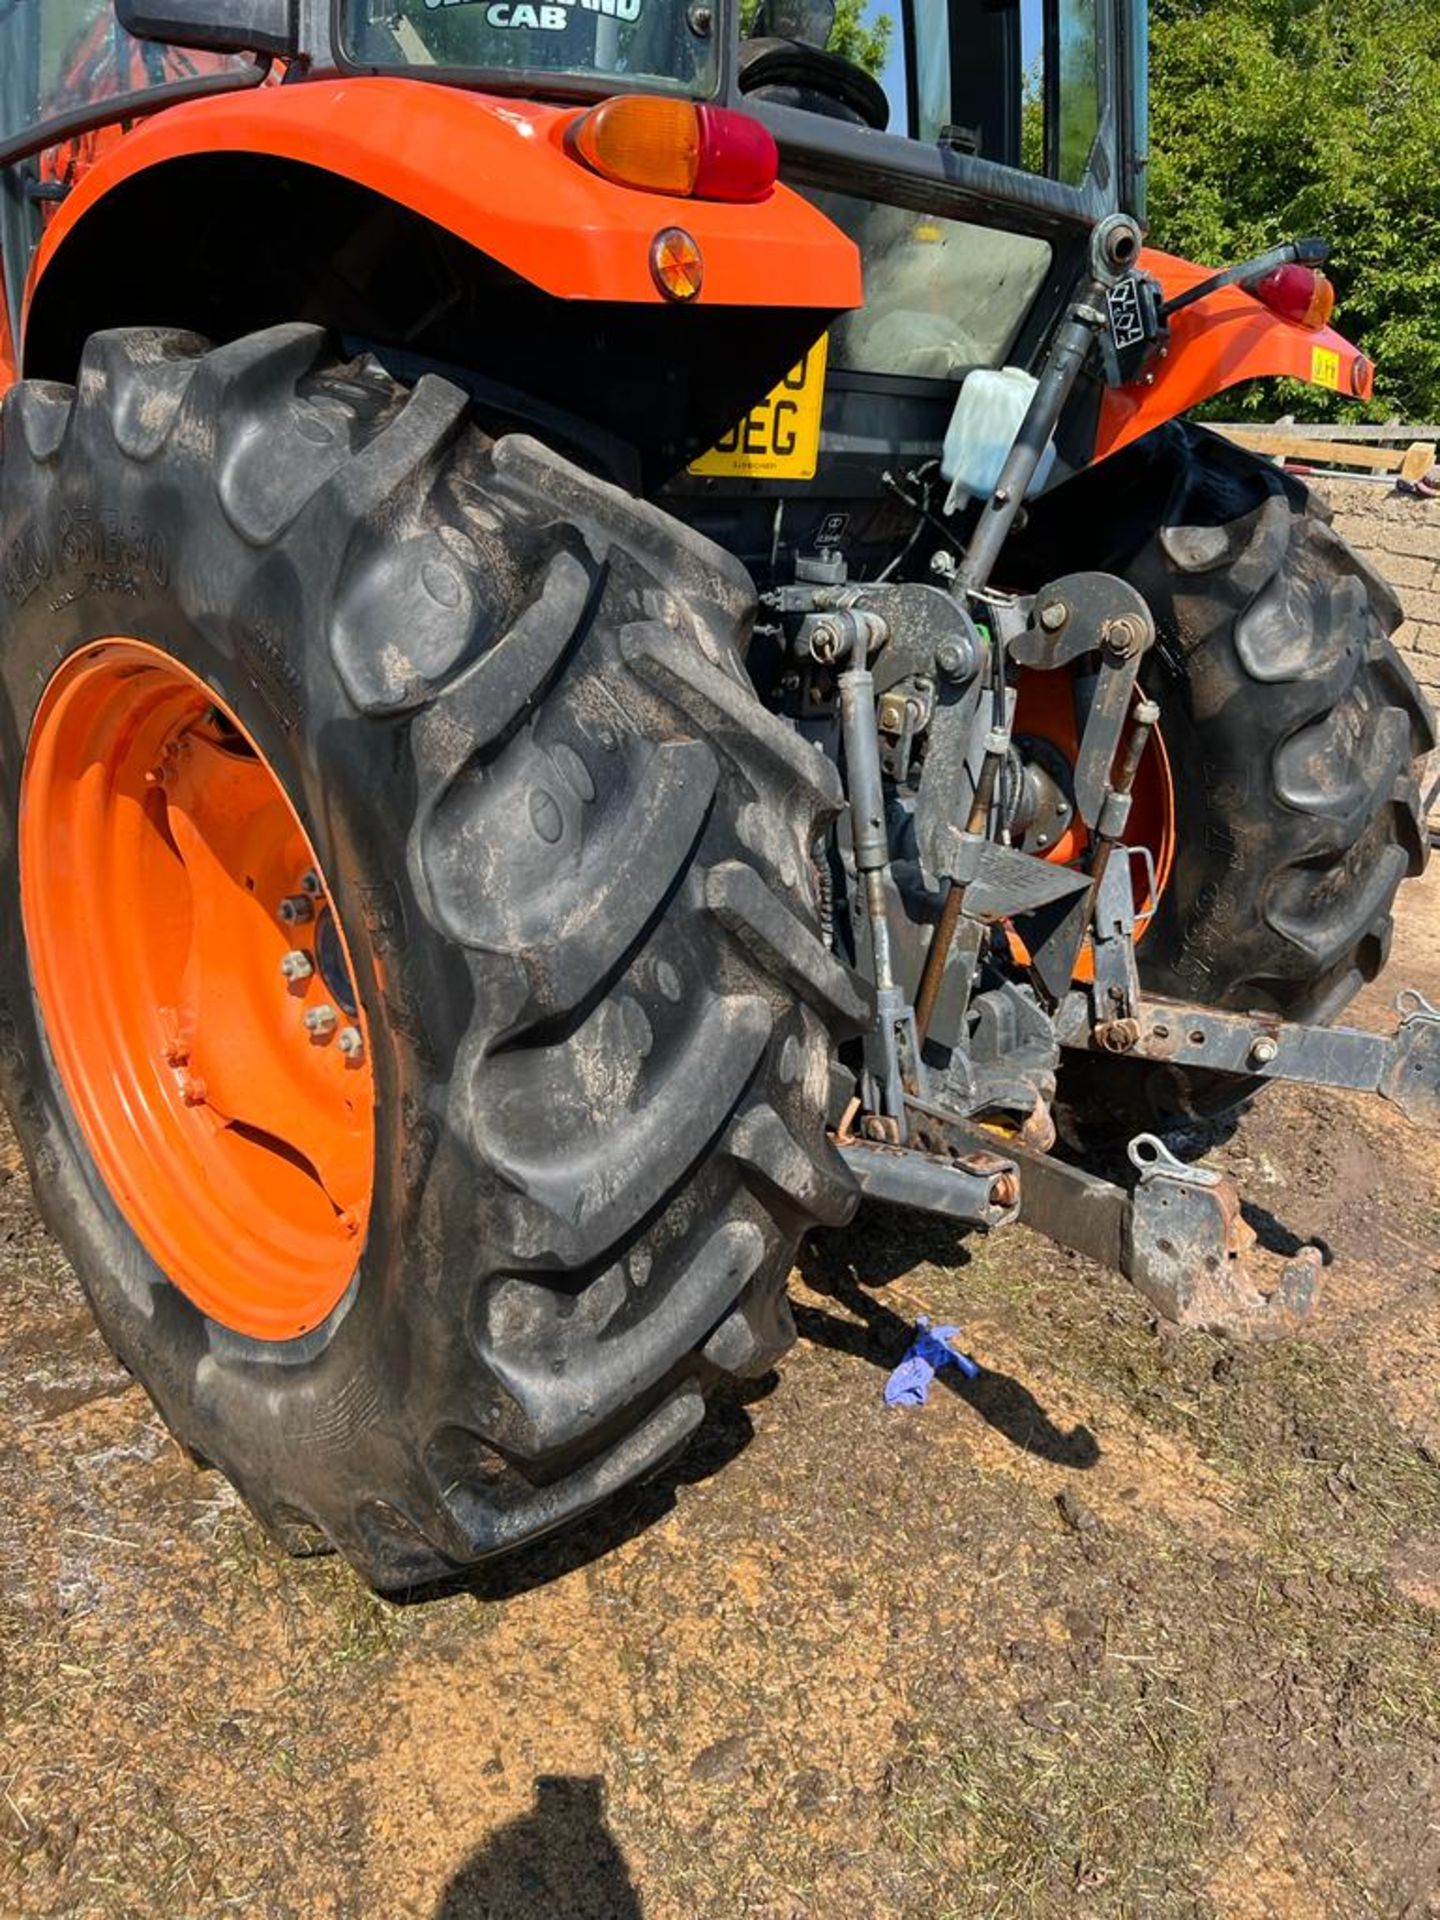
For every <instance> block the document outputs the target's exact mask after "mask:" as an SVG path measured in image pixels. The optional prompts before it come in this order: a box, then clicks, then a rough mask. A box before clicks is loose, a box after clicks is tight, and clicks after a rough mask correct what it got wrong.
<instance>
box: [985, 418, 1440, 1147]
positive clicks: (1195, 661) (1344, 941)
mask: <svg viewBox="0 0 1440 1920" xmlns="http://www.w3.org/2000/svg"><path fill="white" fill-rule="evenodd" d="M1328 521H1329V516H1328V514H1327V512H1326V510H1325V508H1324V507H1323V506H1322V505H1321V503H1320V502H1319V501H1317V500H1316V499H1315V498H1314V496H1313V495H1311V494H1310V493H1309V491H1308V490H1307V489H1306V488H1305V487H1304V486H1303V485H1302V484H1301V483H1300V482H1299V481H1298V480H1295V479H1294V478H1292V477H1291V476H1289V475H1287V474H1284V473H1282V472H1280V471H1279V470H1278V469H1277V468H1275V467H1274V466H1272V465H1271V464H1269V463H1268V462H1267V461H1265V460H1262V459H1261V458H1259V457H1258V456H1257V455H1255V454H1253V453H1248V452H1246V451H1244V450H1243V449H1241V448H1239V447H1236V446H1234V445H1233V444H1232V443H1231V442H1229V441H1227V440H1224V439H1222V438H1220V436H1218V435H1216V434H1213V433H1209V432H1206V431H1205V430H1204V429H1203V428H1200V427H1195V426H1192V425H1190V424H1188V423H1183V422H1177V423H1175V424H1173V425H1170V426H1167V427H1163V428H1161V429H1160V430H1159V431H1158V432H1156V433H1153V434H1150V435H1148V436H1147V437H1146V438H1145V439H1144V440H1142V441H1140V442H1139V443H1138V444H1137V445H1136V446H1134V447H1132V448H1129V449H1127V450H1126V451H1125V452H1123V453H1120V454H1118V455H1116V456H1115V457H1114V458H1113V459H1110V460H1107V461H1104V462H1103V463H1102V464H1101V465H1100V466H1098V467H1095V468H1092V469H1090V470H1088V471H1087V472H1086V473H1084V474H1082V475H1080V476H1079V477H1078V478H1077V479H1075V480H1073V481H1071V482H1069V483H1068V484H1067V485H1066V486H1065V487H1063V488H1061V489H1059V490H1057V491H1056V493H1055V494H1054V495H1053V496H1050V497H1049V498H1047V499H1045V500H1042V501H1041V502H1039V503H1037V506H1036V509H1035V511H1034V513H1033V515H1032V518H1031V522H1030V525H1029V527H1028V528H1027V530H1026V535H1025V542H1024V548H1023V551H1022V556H1021V564H1022V567H1023V568H1024V570H1025V572H1026V574H1027V576H1029V577H1030V578H1031V579H1032V580H1033V583H1034V584H1036V585H1038V584H1039V583H1040V581H1041V579H1042V578H1054V577H1055V576H1056V575H1057V574H1060V573H1064V572H1066V571H1069V570H1071V569H1072V568H1078V567H1087V566H1088V567H1103V568H1106V569H1107V570H1109V571H1112V572H1115V573H1118V574H1121V575H1123V576H1124V577H1125V578H1126V579H1128V580H1129V581H1130V582H1131V583H1132V584H1133V585H1134V586H1136V587H1138V588H1139V590H1140V591H1141V592H1142V593H1143V594H1144V595H1145V597H1146V599H1147V601H1148V602H1149V605H1150V607H1151V610H1152V612H1153V613H1154V615H1155V620H1156V625H1157V629H1158V637H1157V644H1156V646H1155V647H1154V649H1153V651H1152V653H1151V656H1150V658H1149V660H1148V661H1147V664H1146V667H1145V670H1144V675H1143V679H1144V684H1145V686H1146V688H1147V690H1148V691H1149V693H1150V694H1151V696H1152V698H1154V699H1155V700H1156V701H1157V702H1158V703H1159V706H1160V731H1161V734H1162V737H1163V739H1164V744H1165V749H1166V753H1167V755H1168V758H1169V763H1170V770H1171V776H1172V779H1173V781H1174V789H1175V796H1174V817H1175V820H1176V826H1177V839H1176V846H1175V852H1174V863H1173V866H1172V869H1171V872H1170V875H1169V880H1168V883H1167V885H1166V887H1165V891H1164V893H1163V895H1162V897H1161V899H1160V902H1159V906H1158V909H1157V911H1156V913H1155V915H1154V918H1153V919H1152V921H1151V923H1150V925H1149V927H1148V929H1147V930H1146V932H1145V935H1144V938H1143V940H1142V942H1141V945H1140V949H1139V962H1140V976H1141V980H1142V982H1143V983H1144V984H1145V986H1146V987H1148V988H1149V989H1151V990H1152V991H1153V992H1155V993H1159V994H1164V995H1166V996H1169V997H1171V998H1175V999H1181V1000H1188V1001H1192V1002H1194V1003H1197V1004H1199V1005H1202V1006H1210V1007H1216V1008H1229V1009H1234V1010H1240V1011H1247V1012H1248V1011H1269V1012H1276V1013H1280V1014H1282V1015H1283V1016H1285V1017H1286V1018H1287V1019H1292V1020H1307V1021H1315V1022H1319V1023H1326V1022H1329V1021H1332V1020H1334V1019H1336V1018H1337V1017H1338V1016H1339V1014H1340V1013H1341V1012H1342V1010H1343V1009H1344V1008H1345V1007H1346V1006H1347V1005H1348V1003H1349V1002H1350V1000H1351V999H1352V998H1353V997H1354V995H1355V994H1356V993H1357V992H1358V991H1359V989H1360V988H1361V986H1363V985H1364V984H1365V982H1366V981H1368V980H1373V979H1374V978H1375V976H1376V975H1377V974H1378V973H1379V971H1380V969H1381V967H1382V966H1383V965H1384V964H1385V958H1386V954H1387V953H1388V951H1389V944H1390V927H1391V918H1390V916H1391V908H1392V905H1393V902H1394V898H1395V893H1396V890H1397V888H1398V887H1399V885H1400V882H1401V880H1403V879H1404V878H1405V877H1406V876H1407V875H1413V874H1418V873H1419V872H1421V870H1422V869H1423V867H1424V865H1425V861H1426V857H1427V839H1426V834H1425V830H1424V822H1423V819H1422V817H1421V803H1420V786H1419V781H1420V777H1421V774H1422V772H1423V766H1424V756H1425V755H1426V754H1427V753H1428V752H1429V751H1430V750H1431V748H1432V747H1433V746H1434V744H1435V732H1434V723H1433V718H1432V716H1431V713H1430V710H1429V708H1428V707H1427V705H1426V703H1425V700H1424V698H1423V696H1422V695H1421V693H1420V691H1419V689H1418V687H1417V686H1416V684H1415V681H1414V679H1413V677H1412V676H1411V674H1410V672H1409V670H1408V668H1407V667H1406V666H1405V664H1404V662H1403V661H1402V660H1401V659H1400V656H1399V655H1398V654H1397V652H1396V651H1395V647H1394V645H1393V643H1392V641H1391V639H1390V635H1391V633H1392V632H1393V631H1394V629H1395V628H1396V627H1397V626H1398V625H1399V622H1400V617H1401V614H1400V607H1399V603H1398V602H1397V600H1396V598H1395V595H1394V593H1393V592H1392V591H1391V589H1390V588H1389V587H1388V586H1387V585H1386V583H1385V582H1384V581H1383V580H1382V579H1381V578H1380V577H1379V575H1378V574H1376V573H1375V572H1374V571H1373V569H1372V568H1371V567H1369V566H1368V565H1367V564H1366V562H1365V561H1364V560H1362V559H1361V558H1360V556H1359V555H1358V554H1356V553H1355V552H1354V551H1353V549H1352V548H1350V547H1349V546H1348V545H1347V544H1346V542H1345V541H1343V540H1342V539H1341V538H1340V537H1339V536H1338V535H1337V534H1336V533H1334V532H1333V531H1332V529H1331V527H1330V525H1329V524H1328ZM1261 1084H1263V1083H1262V1082H1258V1081H1255V1080H1254V1079H1251V1078H1249V1077H1244V1076H1238V1075H1234V1074H1223V1073H1212V1072H1206V1071H1203V1070H1196V1069H1190V1068H1179V1067H1174V1066H1158V1065H1154V1066H1147V1065H1143V1064H1141V1063H1140V1062H1127V1061H1123V1060H1116V1059H1111V1058H1106V1057H1102V1056H1099V1055H1067V1056H1066V1060H1065V1062H1064V1065H1063V1068H1062V1072H1061V1077H1060V1092H1059V1099H1058V1102H1057V1117H1058V1118H1059V1120H1060V1124H1061V1128H1062V1131H1063V1132H1064V1133H1065V1134H1066V1136H1067V1137H1068V1138H1069V1139H1070V1140H1071V1141H1072V1142H1074V1143H1076V1144H1083V1143H1085V1142H1086V1141H1099V1140H1104V1139H1113V1138H1115V1137H1117V1136H1119V1135H1125V1134H1133V1133H1135V1132H1137V1131H1139V1130H1141V1129H1144V1128H1147V1127H1154V1126H1157V1125H1159V1126H1165V1125H1173V1124H1176V1123H1179V1122H1183V1121H1184V1120H1186V1119H1196V1118H1208V1117H1212V1116H1214V1115H1217V1114H1219V1113H1222V1112H1224V1111H1226V1110H1227V1109H1229V1108H1232V1107H1234V1106H1235V1105H1237V1104H1238V1103H1239V1102H1240V1101H1242V1100H1243V1099H1244V1098H1245V1097H1246V1096H1247V1095H1248V1094H1249V1093H1250V1092H1252V1091H1253V1090H1254V1088H1255V1087H1256V1086H1258V1085H1261Z"/></svg>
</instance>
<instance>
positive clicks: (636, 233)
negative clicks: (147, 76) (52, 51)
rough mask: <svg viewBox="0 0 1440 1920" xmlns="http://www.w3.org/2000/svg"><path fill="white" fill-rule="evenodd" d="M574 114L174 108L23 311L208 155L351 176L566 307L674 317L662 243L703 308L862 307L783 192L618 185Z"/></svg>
mask: <svg viewBox="0 0 1440 1920" xmlns="http://www.w3.org/2000/svg"><path fill="white" fill-rule="evenodd" d="M578 111H579V110H578V109H577V108H574V107H556V106H542V105H538V104H536V103H534V102H532V101H522V100H498V99H493V98H490V97H488V96H486V95H482V94H478V93H471V92H468V91H466V90H464V89H461V88H458V87H443V86H432V85H428V84H426V83H424V82H422V81H417V80H398V79H380V78H373V79H358V80H344V81H314V82H307V83H305V84H303V85H300V86H289V87H262V88H258V89H253V90H249V91H245V92H240V93H232V94H224V95H221V96H219V97H217V98H214V99H209V100H197V101H192V102H190V103H188V104H186V105H183V106H177V107H173V108H170V109H169V110H167V111H166V112H164V113H162V114H159V115H157V116H156V117H155V119H153V120H150V121H148V122H146V123H145V124H144V125H143V126H140V127H137V128H136V129H135V131H134V132H132V133H130V134H128V135H127V136H126V137H125V138H124V139H122V140H120V141H119V142H118V143H117V144H116V145H115V146H113V147H111V148H110V149H109V150H108V151H107V152H106V153H105V154H104V155H103V157H102V158H101V159H100V160H99V162H98V163H97V164H96V165H95V166H94V167H93V168H91V170H90V171H89V172H88V173H86V175H85V176H84V178H83V179H82V180H81V181H80V183H79V185H78V186H77V187H76V189H75V191H74V192H73V193H72V194H71V195H70V197H69V198H68V199H67V200H66V201H65V203H64V204H63V206H62V207H61V209H60V211H59V213H58V214H57V215H56V216H55V218H54V219H53V220H52V222H51V223H50V225H49V227H48V228H47V230H46V233H45V237H44V239H43V241H42V243H41V245H40V248H39V250H38V252H37V254H36V258H35V264H34V268H33V270H32V272H31V275H30V284H29V286H28V288H27V300H26V304H27V309H28V307H29V306H30V305H31V304H32V303H33V301H34V297H35V294H36V291H37V289H38V287H39V286H40V284H41V282H42V281H43V279H44V277H45V275H46V274H47V273H48V272H49V271H50V270H51V268H52V266H53V264H54V262H55V260H56V259H57V257H58V256H60V255H61V254H62V253H63V252H64V250H65V248H66V247H67V246H69V245H72V244H74V241H75V238H76V236H77V235H78V233H79V232H81V231H82V230H83V228H84V225H85V221H86V217H87V215H88V214H90V213H91V211H92V210H93V209H94V208H95V207H96V206H97V205H98V204H99V203H100V202H102V201H103V200H104V199H105V198H106V196H107V195H109V194H111V193H113V192H114V191H116V189H117V188H119V187H121V186H123V185H124V184H125V183H126V182H128V181H131V180H134V179H135V178H136V177H137V176H138V175H140V174H142V173H145V172H147V171H148V170H149V169H151V168H154V167H157V166H162V165H165V164H167V163H169V162H173V161H177V160H183V159H186V158H193V157H196V156H200V155H214V154H222V153H231V154H247V155H248V154H256V155H259V154H263V155H268V156H271V157H273V158H276V159H283V160H292V161H295V162H299V163H301V164H304V165H308V166H312V167H318V168H322V169H324V170H325V171H327V172H330V173H335V174H339V175H342V176H343V177H345V178H346V179H349V180H351V181H354V182H355V183H356V184H357V185H360V186H363V187H367V188H369V189H370V190H372V191H373V192H375V193H378V194H381V195H383V196H385V197H386V198H387V199H389V200H392V201H395V202H396V203H398V204H399V205H401V206H404V207H406V208H409V209H410V210H412V211H413V212H415V213H418V214H420V215H422V216H424V217H425V218H426V219H428V220H431V221H433V222H434V223H435V224H436V225H437V226H440V227H444V228H447V229H448V230H449V231H450V232H452V233H454V234H456V235H457V236H458V237H459V238H460V239H462V240H464V241H467V242H468V243H469V244H470V245H472V246H474V247H475V248H477V249H478V250H479V251H480V252H482V253H485V254H488V255H489V256H490V258H491V259H493V260H496V261H498V262H499V263H500V265H501V266H503V267H505V268H507V269H509V270H510V271H511V272H513V273H514V274H516V275H518V276H519V277H520V278H522V279H524V280H527V281H529V282H530V283H531V284H532V285H533V286H536V287H538V288H540V289H541V290H543V291H544V292H546V293H549V294H553V295H556V296H558V297H559V298H560V299H562V300H596V301H607V302H620V303H624V304H635V305H641V306H661V305H665V304H666V302H665V299H664V296H663V295H662V294H661V292H660V290H659V288H658V286H657V285H656V282H655V279H654V277H653V275H652V272H651V267H650V250H651V246H652V243H653V241H654V239H655V236H656V235H657V233H659V232H661V231H663V230H664V229H665V228H667V227H683V228H684V229H685V231H686V232H687V233H689V234H691V235H692V236H693V237H694V239H695V240H696V241H697V242H698V244H699V247H700V251H701V255H702V258H703V261H704V281H703V285H702V287H701V290H700V293H699V296H698V298H697V300H696V302H695V304H696V305H697V306H706V307H712V306H732V307H770V308H775V307H805V308H812V309H818V310H828V311H829V312H832V313H833V312H838V311H841V310H842V309H845V308H849V307H855V306H858V305H859V304H860V300H861V287H860V261H859V255H858V253H857V251H856V249H855V247H854V245H853V243H852V242H851V241H849V240H848V239H847V238H846V237H845V236H844V235H843V234H842V233H841V232H840V231H839V229H838V228H836V227H835V226H833V225H832V224H831V222H830V221H829V220H827V219H826V218H825V216H824V215H823V214H821V213H819V212H818V211H817V210H816V209H815V208H814V207H812V206H810V205H808V203H807V202H805V201H804V200H802V199H801V198H800V196H799V195H798V194H796V193H792V192H791V191H790V190H789V189H788V188H786V187H783V186H778V185H777V186H776V187H775V188H774V190H773V192H772V193H771V194H770V195H769V197H768V198H767V199H766V200H764V201H763V202H760V203H758V204H757V203H752V204H747V205H727V204H723V203H720V202H716V201H702V200H688V199H678V198H675V197H674V196H671V195H668V194H660V193H644V192H640V191H638V190H636V189H634V188H629V187H622V186H617V185H615V184H614V183H613V182H611V181H609V180H605V179H602V178H601V177H600V176H599V175H598V174H595V173H592V172H590V171H589V170H588V169H587V168H585V167H584V166H582V165H580V164H579V163H578V162H577V161H575V160H574V159H572V158H571V157H570V155H569V154H568V153H567V151H566V149H565V144H564V137H565V131H566V129H567V127H568V126H569V125H570V123H571V122H572V121H573V120H574V119H575V118H576V117H577V114H578Z"/></svg>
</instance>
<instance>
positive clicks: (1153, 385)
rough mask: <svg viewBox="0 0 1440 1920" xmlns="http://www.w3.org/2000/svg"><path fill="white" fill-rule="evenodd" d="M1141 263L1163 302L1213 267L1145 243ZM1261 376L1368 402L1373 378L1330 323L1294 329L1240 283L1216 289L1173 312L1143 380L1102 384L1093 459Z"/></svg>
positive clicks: (1362, 358) (1357, 352) (1361, 357)
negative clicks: (1164, 345)
mask: <svg viewBox="0 0 1440 1920" xmlns="http://www.w3.org/2000/svg"><path fill="white" fill-rule="evenodd" d="M1140 268H1141V271H1142V272H1144V273H1149V274H1152V275H1153V276H1154V278H1155V279H1157V280H1158V281H1159V282H1160V284H1161V286H1162V287H1163V288H1164V289H1165V297H1166V299H1167V300H1168V299H1172V298H1173V297H1174V296H1175V295H1176V294H1177V293H1184V292H1185V291H1186V290H1187V289H1188V288H1190V287H1193V286H1196V285H1198V283H1199V282H1200V281H1201V280H1204V279H1207V278H1208V277H1209V275H1210V274H1212V273H1213V272H1214V271H1215V269H1214V268H1213V267H1200V266H1196V264H1195V262H1194V261H1193V260H1181V259H1178V258H1177V257H1176V256H1175V255H1174V254H1171V253H1159V252H1156V251H1155V250H1154V249H1153V248H1150V247H1147V248H1146V249H1145V251H1144V252H1143V253H1142V254H1141V256H1140ZM1267 374H1268V375H1274V374H1288V375H1289V377H1290V378H1291V379H1292V380H1308V381H1309V382H1310V384H1311V385H1312V386H1317V387H1325V388H1328V389H1329V391H1330V392H1331V393H1340V394H1344V395H1345V396H1346V398H1347V399H1355V400H1368V399H1369V398H1370V394H1371V391H1372V389H1373V386H1374V382H1375V369H1374V368H1373V367H1372V366H1371V364H1370V362H1369V361H1368V360H1367V359H1366V358H1365V356H1364V354H1363V353H1361V352H1360V350H1359V348H1358V347H1354V346H1352V345H1351V344H1350V342H1349V341H1348V340H1346V339H1345V338H1344V337H1343V336H1342V335H1341V334H1338V333H1336V332H1335V330H1334V328H1333V327H1314V328H1312V327H1297V326H1296V325H1294V323H1293V322H1291V321H1289V320H1281V319H1279V318H1278V317H1277V316H1276V315H1275V314H1273V313H1271V311H1270V309H1269V308H1268V307H1265V306H1262V305H1261V303H1260V302H1259V301H1258V300H1257V299H1256V298H1255V297H1254V295H1253V294H1249V293H1246V291H1245V289H1244V288H1243V287H1239V286H1233V287H1222V288H1221V289H1220V290H1219V291H1218V292H1217V293H1212V294H1210V295H1208V296H1207V297H1206V298H1205V299H1204V300H1197V301H1196V303H1195V305H1194V306H1193V307H1184V308H1182V309H1181V311H1180V312H1179V313H1177V314H1176V315H1175V317H1174V318H1173V320H1172V321H1171V322H1170V344H1169V348H1168V350H1167V352H1166V355H1165V358H1164V359H1163V360H1159V361H1157V362H1156V363H1155V364H1154V366H1152V367H1151V369H1150V370H1149V372H1148V373H1147V374H1146V375H1145V377H1144V379H1143V380H1142V381H1137V382H1136V383H1135V384H1134V385H1133V386H1129V387H1111V388H1108V389H1107V390H1106V393H1105V397H1104V399H1103V400H1102V402H1101V405H1100V427H1099V432H1098V434H1097V435H1096V441H1095V458H1096V459H1097V460H1103V459H1104V458H1105V456H1106V455H1107V454H1110V453H1117V452H1118V451H1119V449H1120V448H1121V447H1124V446H1128V445H1129V444H1130V442H1131V441H1132V440H1138V439H1140V437H1141V436H1142V435H1143V434H1147V433H1149V432H1150V430H1151V429H1152V428H1153V427H1158V426H1160V425H1161V424H1162V423H1163V422H1164V421H1166V420H1173V419H1174V418H1175V417H1176V415H1177V414H1181V413H1186V412H1188V411H1189V409H1190V408H1191V407H1196V406H1198V405H1199V404H1200V402H1201V401H1202V400H1208V399H1209V398H1210V397H1211V395H1212V394H1216V393H1221V392H1223V391H1224V389H1225V388H1226V387H1233V386H1237V385H1238V384H1239V382H1240V381H1242V380H1256V379H1259V378H1261V377H1263V376H1264V375H1267Z"/></svg>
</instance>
